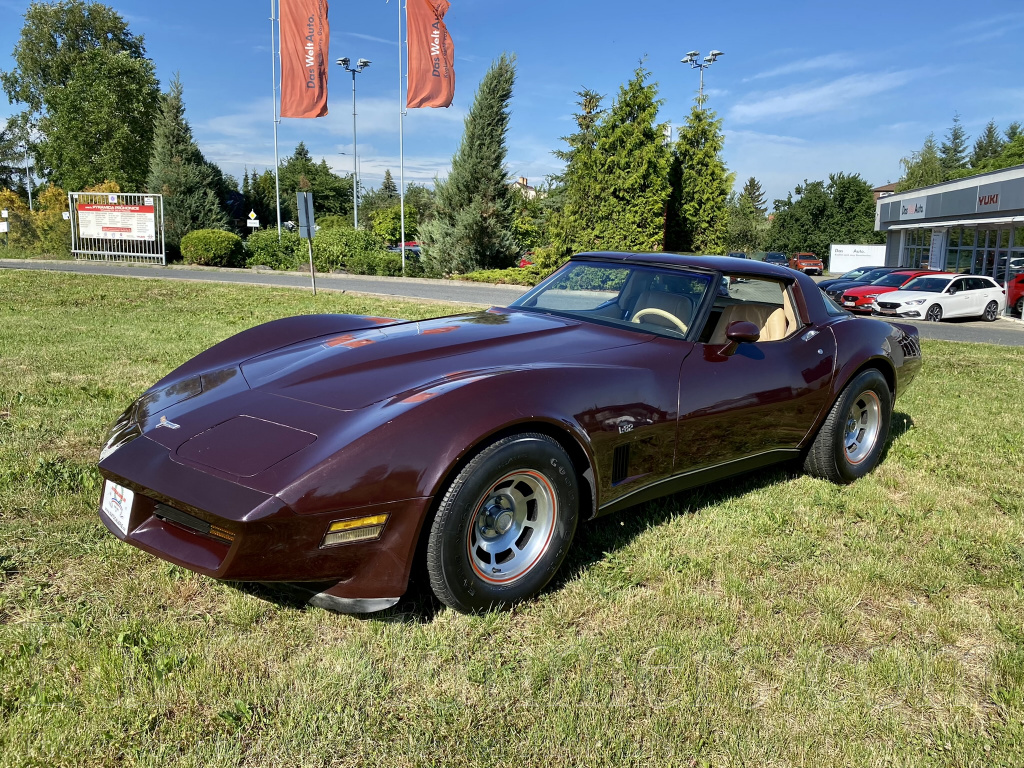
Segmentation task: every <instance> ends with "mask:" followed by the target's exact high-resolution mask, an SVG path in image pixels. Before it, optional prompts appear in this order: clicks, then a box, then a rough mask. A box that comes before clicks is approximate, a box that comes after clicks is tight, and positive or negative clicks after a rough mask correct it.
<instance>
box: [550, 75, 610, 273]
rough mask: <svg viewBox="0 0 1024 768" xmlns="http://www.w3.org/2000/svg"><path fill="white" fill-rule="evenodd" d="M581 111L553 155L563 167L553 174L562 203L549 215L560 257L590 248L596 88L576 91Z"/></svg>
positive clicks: (593, 215)
mask: <svg viewBox="0 0 1024 768" xmlns="http://www.w3.org/2000/svg"><path fill="white" fill-rule="evenodd" d="M576 95H577V96H578V97H579V101H577V102H576V103H577V104H578V105H579V108H580V111H579V112H577V113H576V114H575V116H574V117H575V119H576V128H577V130H576V132H575V133H573V134H571V135H569V136H564V137H562V141H564V142H565V143H566V145H567V146H566V148H565V149H558V150H555V152H554V154H555V156H556V157H558V158H559V159H560V160H563V161H565V170H564V171H563V172H562V173H561V175H560V176H557V177H555V182H556V183H557V184H560V185H561V199H562V205H561V209H560V210H556V211H554V212H553V213H552V214H551V224H550V231H551V241H552V246H553V247H554V249H555V252H556V253H555V256H556V257H557V258H558V259H559V260H561V259H564V258H566V257H568V256H571V255H572V254H573V253H576V252H579V251H587V250H592V249H594V248H595V247H596V243H595V241H594V236H595V229H596V221H597V212H598V200H599V199H600V198H599V196H598V194H597V186H598V177H599V170H598V164H597V159H598V156H597V127H598V124H599V122H600V120H601V117H602V115H603V114H604V111H603V110H602V109H601V100H602V98H603V97H602V96H601V95H600V94H598V93H596V92H595V91H591V90H588V89H584V90H582V91H577V92H576Z"/></svg>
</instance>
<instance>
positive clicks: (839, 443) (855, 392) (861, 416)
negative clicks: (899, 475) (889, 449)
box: [804, 368, 892, 485]
mask: <svg viewBox="0 0 1024 768" xmlns="http://www.w3.org/2000/svg"><path fill="white" fill-rule="evenodd" d="M891 420H892V392H891V391H890V390H889V382H887V381H886V380H885V377H884V376H883V375H882V374H881V372H880V371H878V370H877V369H874V368H871V369H868V370H866V371H862V372H861V373H859V374H857V376H855V377H854V379H853V380H852V381H851V382H850V383H849V384H847V385H846V387H845V388H844V389H843V391H842V392H841V393H840V395H839V397H838V398H837V399H836V402H835V404H834V405H833V406H832V410H831V411H830V412H829V414H828V418H826V419H825V423H824V424H822V425H821V429H820V430H819V431H818V434H817V436H815V438H814V442H813V443H812V444H811V449H810V451H808V453H807V457H806V458H805V459H804V470H805V471H806V472H807V473H808V474H810V475H813V476H815V477H820V478H823V479H825V480H831V481H832V482H833V483H838V484H840V485H846V484H848V483H852V482H853V481H854V480H857V479H858V478H861V477H864V475H866V474H868V473H869V472H870V471H871V470H873V469H874V468H875V467H876V466H877V465H878V460H879V458H880V457H881V455H882V451H883V449H884V448H885V443H886V440H888V439H889V423H890V421H891Z"/></svg>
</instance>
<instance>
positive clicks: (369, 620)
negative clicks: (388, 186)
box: [0, 272, 1024, 768]
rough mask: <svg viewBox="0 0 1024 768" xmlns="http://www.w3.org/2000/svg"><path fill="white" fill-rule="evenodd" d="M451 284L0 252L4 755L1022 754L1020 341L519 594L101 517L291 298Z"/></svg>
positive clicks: (271, 760)
mask: <svg viewBox="0 0 1024 768" xmlns="http://www.w3.org/2000/svg"><path fill="white" fill-rule="evenodd" d="M314 311H317V312H320V311H328V312H358V313H369V314H383V315H393V316H401V317H410V318H411V317H425V316H430V315H434V314H439V313H444V312H452V311H455V308H454V307H442V306H426V305H417V304H411V303H408V304H407V303H401V302H397V301H393V302H384V301H374V300H371V299H363V298H360V299H354V298H348V297H343V296H338V295H332V294H321V295H320V296H318V297H317V298H316V299H314V298H312V297H311V296H309V295H308V294H304V293H301V292H298V291H285V290H272V289H267V288H255V287H227V286H214V285H199V284H181V283H168V282H157V281H152V282H150V281H130V280H122V279H116V278H99V277H90V276H75V275H59V276H58V275H49V274H41V273H28V272H25V273H21V272H2V273H0V766H46V767H47V768H49V767H50V766H197V767H198V766H292V765H294V766H334V765H338V766H355V765H373V766H391V765H395V766H414V765H438V766H448V765H457V766H470V765H472V766H485V765H516V766H534V765H543V766H545V768H555V767H560V766H584V765H585V766H600V765H608V766H632V765H636V766H640V765H659V766H660V765H679V766H703V765H744V766H752V765H806V766H858V767H861V766H875V765H879V766H881V765H908V766H909V765H915V766H916V765H926V766H1021V765H1024V724H1022V720H1024V481H1022V479H1021V472H1022V467H1024V407H1022V406H1024V375H1022V371H1024V350H1020V349H1006V348H996V347H987V346H980V345H962V344H951V343H939V342H926V343H925V345H924V354H925V358H926V367H925V369H924V371H923V373H922V374H921V376H920V377H919V378H918V380H917V382H916V383H915V385H914V388H913V389H912V390H911V391H909V392H908V393H907V394H906V396H905V397H903V398H901V399H900V400H899V401H898V402H897V405H896V410H897V414H896V423H897V427H898V428H897V429H896V430H895V437H894V440H893V442H892V445H891V447H890V449H889V453H888V456H887V458H886V459H885V462H884V463H883V465H882V466H881V467H880V468H879V469H878V470H877V471H876V472H875V473H874V474H872V475H871V476H869V477H867V478H865V479H864V480H861V481H860V482H858V483H856V484H855V485H853V486H850V487H845V488H838V487H834V486H831V485H829V484H827V483H825V482H821V481H817V480H812V479H810V478H807V477H804V476H802V475H800V474H798V473H796V472H794V471H787V470H772V471H765V472H761V473H757V474H754V475H750V476H748V477H744V478H741V479H739V480H734V481H730V482H725V483H720V484H718V485H715V486H711V487H708V488H705V489H702V490H699V491H697V492H694V493H689V494H683V495H679V496H675V497H672V498H669V499H666V500H662V501H659V502H655V503H651V504H647V505H644V506H642V507H639V508H636V509H632V510H628V511H626V512H624V513H622V514H619V515H616V516H612V517H610V518H604V519H602V520H599V521H597V522H596V523H593V524H590V525H587V526H584V527H583V528H582V529H581V531H580V532H579V534H578V536H577V542H576V546H575V548H574V550H573V551H572V552H571V553H570V557H569V560H568V562H567V564H566V567H565V568H564V570H563V574H562V576H561V578H560V579H559V581H558V582H557V583H555V584H553V585H552V586H551V587H550V588H549V589H548V590H547V591H546V592H545V593H544V594H543V595H542V596H541V597H540V598H539V599H537V600H536V601H533V602H531V603H528V604H525V605H523V606H521V607H519V608H518V609H517V610H515V611H513V612H509V613H498V614H492V615H487V616H480V617H467V616H462V615H459V614H456V613H453V612H451V611H447V610H439V609H437V608H436V607H435V606H434V605H433V603H432V602H431V601H430V600H428V599H427V598H426V597H425V596H424V595H423V594H422V593H416V592H414V593H413V597H411V598H410V599H408V600H407V601H405V602H403V603H401V604H400V605H399V606H398V607H397V608H396V609H394V610H392V611H390V612H388V613H385V614H382V615H379V616H377V617H362V618H359V617H351V616H339V615H336V614H330V613H326V612H324V611H321V610H319V609H314V608H307V607H302V606H296V605H293V604H290V603H288V602H286V601H281V600H272V599H268V597H267V596H266V595H262V594H260V593H258V592H254V591H253V590H250V589H243V588H239V587H237V586H232V585H226V584H220V583H216V582H214V581H211V580H209V579H207V578H204V577H201V576H197V575H195V574H192V573H190V572H188V571H185V570H183V569H180V568H177V567H174V566H171V565H169V564H167V563H165V562H162V561H160V560H157V559H155V558H153V557H151V556H149V555H147V554H145V553H143V552H140V551H138V550H136V549H134V548H132V547H129V546H126V545H124V544H122V543H121V542H119V541H118V540H117V539H115V538H114V537H113V536H112V535H110V534H108V533H107V532H106V529H105V528H104V527H103V526H102V524H101V523H100V522H99V519H98V517H97V513H96V508H97V506H98V500H99V491H100V483H99V476H98V474H97V472H96V469H95V464H96V460H97V454H98V450H99V446H100V444H101V442H102V438H103V435H104V433H105V429H106V426H107V424H108V423H109V422H110V421H111V420H112V419H113V418H114V417H115V416H116V415H117V414H118V413H120V411H121V410H122V409H123V408H124V407H125V406H126V405H127V404H128V403H129V402H130V401H131V400H132V399H133V398H134V397H135V396H136V395H137V394H138V393H139V392H141V391H142V390H143V389H145V388H146V387H147V386H149V385H150V384H151V383H152V382H154V381H155V380H156V379H158V378H159V377H160V376H162V375H163V374H164V373H166V372H167V371H168V370H170V369H171V368H172V367H174V366H175V365H177V364H178V363H181V362H182V361H184V360H186V359H188V358H189V357H190V356H192V355H194V354H195V353H197V352H199V351H200V350H202V349H204V348H205V347H207V346H209V345H210V344H212V343H213V342H215V341H218V340H220V339H221V338H223V337H225V336H227V335H228V334H230V333H233V332H235V331H238V330H241V329H243V328H246V327H249V326H251V325H253V324H256V323H258V322H262V321H264V320H268V319H271V318H274V317H279V316H283V315H288V314H296V313H302V312H314Z"/></svg>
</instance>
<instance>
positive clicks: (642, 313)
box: [633, 307, 686, 333]
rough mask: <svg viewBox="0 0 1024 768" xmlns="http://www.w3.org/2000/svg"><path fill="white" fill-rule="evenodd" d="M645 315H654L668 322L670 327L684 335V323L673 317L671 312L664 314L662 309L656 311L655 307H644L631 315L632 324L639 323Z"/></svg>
mask: <svg viewBox="0 0 1024 768" xmlns="http://www.w3.org/2000/svg"><path fill="white" fill-rule="evenodd" d="M647 315H655V316H656V317H660V318H661V319H663V320H668V321H669V322H670V323H672V325H674V326H675V327H676V328H678V329H679V330H680V332H682V333H686V323H684V322H683V321H682V320H680V319H679V318H678V317H676V316H675V315H673V314H672V313H671V312H666V311H665V310H664V309H658V308H657V307H645V308H644V309H641V310H640V311H639V312H637V313H636V314H635V315H633V322H634V323H639V322H640V319H641V318H643V317H646V316H647Z"/></svg>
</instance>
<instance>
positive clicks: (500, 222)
mask: <svg viewBox="0 0 1024 768" xmlns="http://www.w3.org/2000/svg"><path fill="white" fill-rule="evenodd" d="M515 78H516V70H515V56H509V55H506V54H502V55H501V58H499V59H498V60H497V61H495V62H494V63H493V64H492V65H491V68H490V69H489V70H488V71H487V74H486V75H484V78H483V80H482V81H481V82H480V87H479V89H478V90H477V92H476V97H475V98H474V99H473V106H472V107H471V108H470V110H469V114H468V115H467V116H466V121H465V129H464V132H463V135H462V142H461V143H460V145H459V148H458V150H457V151H456V153H455V155H454V157H452V170H451V173H450V174H449V175H448V178H447V179H445V180H444V181H438V182H437V185H436V195H435V199H436V209H435V212H434V218H433V219H432V220H431V221H429V222H427V223H425V224H423V225H422V226H421V227H420V238H421V239H422V241H423V244H424V251H425V266H426V268H427V270H428V272H430V273H432V274H450V273H453V272H460V273H465V272H470V271H472V270H475V269H501V268H504V267H510V266H512V264H513V263H514V261H515V258H516V256H517V255H518V254H519V243H518V242H517V240H516V237H515V234H514V231H513V220H514V218H515V202H514V199H513V197H512V194H511V190H510V189H509V185H508V172H507V170H506V168H505V157H506V154H507V151H508V150H507V148H506V146H505V135H506V134H507V133H508V122H509V111H508V105H509V101H510V100H511V99H512V88H513V86H514V84H515Z"/></svg>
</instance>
